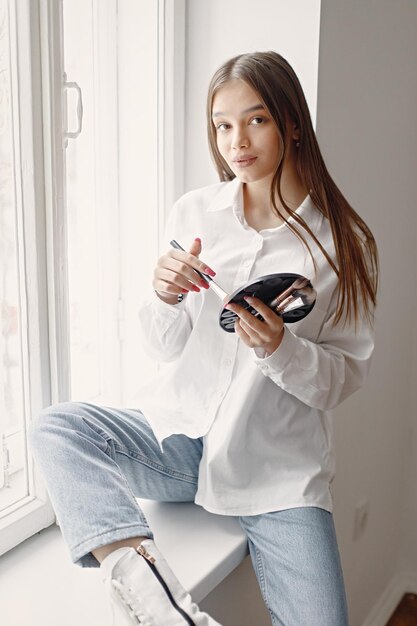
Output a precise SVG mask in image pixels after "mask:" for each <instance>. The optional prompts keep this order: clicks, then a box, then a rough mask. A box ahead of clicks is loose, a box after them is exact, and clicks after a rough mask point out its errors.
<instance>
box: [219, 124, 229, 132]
mask: <svg viewBox="0 0 417 626" xmlns="http://www.w3.org/2000/svg"><path fill="white" fill-rule="evenodd" d="M229 128H230V124H226V122H220V124H217V126H216V130H220V131H223V130H228V129H229Z"/></svg>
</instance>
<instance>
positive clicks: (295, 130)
mask: <svg viewBox="0 0 417 626" xmlns="http://www.w3.org/2000/svg"><path fill="white" fill-rule="evenodd" d="M291 127H292V134H291V138H292V139H294V140H296V141H298V140H299V139H300V129H299V128H298V126H297V124H292V125H291Z"/></svg>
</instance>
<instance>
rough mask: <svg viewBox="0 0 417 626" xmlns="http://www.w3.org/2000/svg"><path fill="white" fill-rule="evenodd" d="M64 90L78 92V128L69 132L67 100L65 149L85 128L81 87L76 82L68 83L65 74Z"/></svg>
mask: <svg viewBox="0 0 417 626" xmlns="http://www.w3.org/2000/svg"><path fill="white" fill-rule="evenodd" d="M64 89H65V90H66V91H68V89H75V91H76V92H77V96H78V98H77V120H78V123H77V128H76V129H75V130H73V131H69V130H68V121H67V119H68V118H67V99H65V109H64V111H65V127H64V137H65V147H66V146H67V143H68V139H75V138H76V137H78V135H79V134H80V133H81V130H82V126H83V98H82V92H81V88H80V86H79V85H78V84H77V83H76V82H75V81H67V75H66V73H65V72H64Z"/></svg>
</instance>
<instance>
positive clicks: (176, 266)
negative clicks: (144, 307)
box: [152, 239, 215, 304]
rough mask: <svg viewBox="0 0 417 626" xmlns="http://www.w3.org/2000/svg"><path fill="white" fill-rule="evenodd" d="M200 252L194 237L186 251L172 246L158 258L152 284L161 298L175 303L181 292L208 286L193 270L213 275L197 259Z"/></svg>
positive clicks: (199, 244)
mask: <svg viewBox="0 0 417 626" xmlns="http://www.w3.org/2000/svg"><path fill="white" fill-rule="evenodd" d="M200 253H201V240H200V239H194V241H193V243H192V244H191V246H190V249H189V251H188V252H185V251H183V250H177V249H176V248H173V249H172V250H168V252H166V253H165V254H163V255H162V256H161V257H160V258H159V259H158V262H157V265H156V268H155V270H154V273H153V280H152V286H153V288H154V290H155V292H156V294H157V296H158V297H159V298H160V299H161V300H163V301H164V302H167V303H168V304H176V303H177V302H178V295H179V294H181V293H183V294H185V293H188V292H189V291H200V287H204V289H208V288H209V285H208V283H207V282H206V281H204V280H202V278H201V277H200V276H199V275H198V274H197V273H196V272H195V271H194V270H195V269H196V270H199V271H200V272H204V274H209V275H210V276H215V272H214V271H213V270H212V269H211V268H209V267H207V265H206V264H205V263H203V262H202V261H200V260H199V258H198V257H199V255H200Z"/></svg>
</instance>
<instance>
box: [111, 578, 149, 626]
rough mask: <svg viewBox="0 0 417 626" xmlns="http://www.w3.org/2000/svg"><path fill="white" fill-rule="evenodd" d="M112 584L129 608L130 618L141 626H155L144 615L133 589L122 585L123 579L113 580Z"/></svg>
mask: <svg viewBox="0 0 417 626" xmlns="http://www.w3.org/2000/svg"><path fill="white" fill-rule="evenodd" d="M111 584H112V586H113V587H114V589H115V590H116V591H117V593H118V594H119V596H120V598H121V599H122V600H123V602H124V603H125V605H126V606H127V608H128V611H129V615H130V617H133V618H135V619H136V620H137V623H138V624H141V626H155V624H154V623H153V622H151V621H149V619H148V618H147V617H146V615H145V614H144V613H143V611H142V608H141V607H140V606H139V604H138V599H137V597H135V595H134V594H133V589H132V588H131V587H126V586H125V585H124V584H123V583H122V579H121V578H120V577H119V578H117V579H115V578H113V579H112V581H111Z"/></svg>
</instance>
